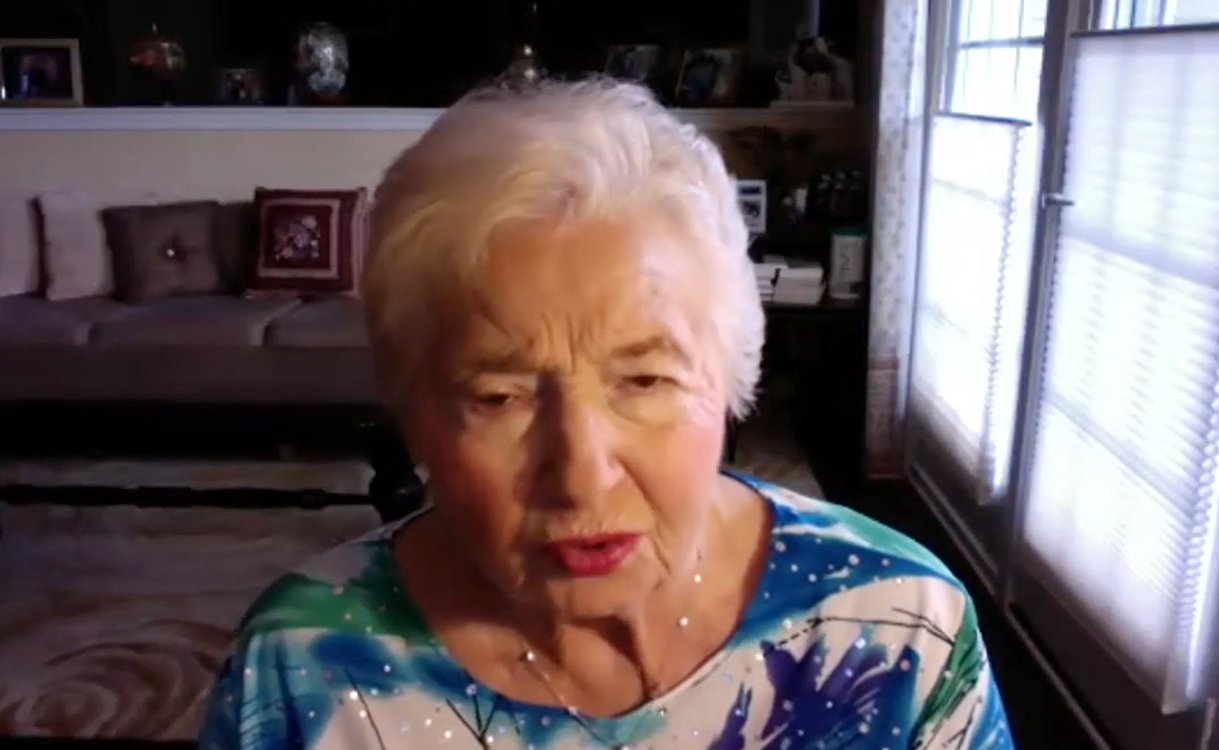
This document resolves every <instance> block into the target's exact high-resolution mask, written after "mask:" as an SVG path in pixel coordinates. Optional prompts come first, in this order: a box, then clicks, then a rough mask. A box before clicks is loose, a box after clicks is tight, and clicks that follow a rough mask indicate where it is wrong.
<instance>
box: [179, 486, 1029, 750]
mask: <svg viewBox="0 0 1219 750" xmlns="http://www.w3.org/2000/svg"><path fill="white" fill-rule="evenodd" d="M734 476H735V475H734ZM737 478H738V479H739V480H740V481H744V482H746V483H748V484H749V485H751V486H752V487H753V488H754V489H756V490H757V491H758V493H759V494H760V495H762V496H763V497H764V498H765V499H766V500H767V501H768V502H769V503H771V505H772V508H773V520H774V522H773V528H772V530H771V539H770V547H769V549H768V551H767V556H768V559H767V561H766V569H765V571H764V572H763V575H762V578H761V581H760V583H759V585H758V588H757V591H756V592H755V594H754V596H753V598H752V600H751V602H750V603H749V605H748V607H747V609H746V611H745V613H744V616H743V617H742V619H741V622H740V623H739V625H738V627H737V630H736V632H735V634H734V635H733V637H732V638H731V640H730V641H729V643H728V644H726V645H725V647H724V648H723V649H722V650H721V651H720V652H719V653H717V654H716V655H714V656H713V657H712V658H711V659H710V660H709V661H708V662H707V663H706V664H704V665H703V666H702V667H700V668H699V670H697V671H696V672H695V673H694V674H693V675H691V676H690V677H689V678H688V679H686V680H685V681H684V682H683V683H682V684H681V685H679V686H678V687H676V688H675V689H673V690H671V691H669V692H668V693H667V694H665V695H663V696H661V697H659V698H658V699H657V700H655V701H652V702H651V703H648V704H646V705H644V706H641V707H639V708H637V709H635V710H633V711H630V712H628V713H626V714H624V715H621V716H617V717H614V718H608V719H598V718H587V717H579V718H578V719H577V718H573V717H572V716H570V715H569V714H568V713H567V712H566V711H565V710H564V709H562V708H559V707H551V706H541V705H534V704H526V703H521V702H518V701H513V700H511V699H508V698H506V697H503V696H500V695H498V694H495V693H493V692H492V691H491V690H489V689H488V688H486V687H485V686H483V685H480V684H479V683H478V682H477V681H475V680H474V679H472V678H471V677H470V675H469V674H467V673H466V672H465V670H464V669H462V668H461V666H460V665H459V664H457V663H456V662H455V661H454V660H453V659H451V658H450V657H449V656H448V655H447V654H446V653H445V651H444V650H443V648H442V647H440V646H439V645H438V644H437V643H436V642H435V639H434V638H432V636H431V633H430V632H429V630H428V628H427V626H426V624H425V623H424V621H423V619H422V618H421V617H420V615H419V613H418V611H417V610H416V609H415V608H414V606H413V605H412V603H411V601H410V600H409V598H408V597H407V596H406V594H405V592H404V591H403V589H402V584H401V581H400V579H399V577H398V573H397V568H396V566H395V564H394V560H393V557H392V554H391V552H390V547H389V544H390V539H391V537H392V534H393V533H394V531H396V530H397V529H398V528H399V526H400V525H401V524H402V523H409V522H410V520H411V519H407V520H406V521H403V522H399V523H397V524H392V525H390V526H386V527H384V528H381V529H378V530H376V531H375V532H373V533H371V534H369V535H366V536H365V537H362V538H360V539H357V540H354V541H352V542H350V543H347V544H344V545H342V546H340V547H338V548H336V549H334V550H332V551H330V552H328V553H326V554H325V555H323V556H321V557H320V558H318V559H316V560H314V561H312V562H310V563H309V564H307V565H306V566H304V567H303V568H301V569H300V570H299V571H297V572H294V573H290V574H288V575H286V576H284V577H283V578H281V579H280V580H279V581H277V582H276V583H274V584H273V585H272V586H271V587H270V588H268V589H267V590H266V591H265V592H264V593H263V594H262V596H260V597H259V599H258V601H257V602H255V604H254V605H253V606H252V607H251V609H250V611H249V612H247V614H246V616H245V617H244V618H243V620H242V622H241V624H240V626H239V629H238V634H237V637H236V639H235V643H234V650H233V653H232V655H231V657H230V658H229V659H228V660H227V661H226V662H225V665H224V667H223V669H222V672H221V674H220V676H219V678H218V679H217V681H216V684H215V686H214V687H213V689H212V691H211V693H210V695H209V697H208V701H207V706H206V717H205V722H204V728H203V730H202V732H201V734H200V738H199V739H200V748H201V750H211V749H212V748H216V749H228V748H242V749H243V750H288V749H289V748H307V749H308V750H314V749H317V750H364V749H365V748H367V749H369V750H381V749H382V748H407V749H416V748H418V749H421V750H432V749H433V748H453V749H454V750H461V749H463V748H496V749H498V748H503V749H504V750H574V749H576V748H613V747H628V748H636V749H637V750H638V749H641V748H657V749H658V750H659V749H660V748H675V749H676V748H680V749H682V750H686V749H689V750H912V749H913V748H924V747H926V748H930V747H935V748H941V747H942V748H950V749H951V750H1000V749H1003V748H1011V747H1012V739H1011V736H1010V733H1009V730H1008V727H1007V721H1006V717H1005V715H1004V710H1003V706H1002V703H1001V700H1000V697H999V693H998V690H997V688H996V686H995V684H994V680H993V677H992V675H991V671H990V668H989V666H988V663H987V658H986V650H985V647H984V646H983V643H982V640H981V637H980V635H979V633H978V628H977V622H976V617H975V613H974V608H973V604H972V602H971V600H970V598H969V596H968V595H967V593H966V592H965V590H964V588H963V587H962V586H961V584H960V583H959V582H958V581H957V579H956V578H954V577H953V576H952V575H951V574H950V573H949V572H948V570H947V569H946V568H945V567H944V566H943V565H942V564H941V563H940V562H939V560H937V559H936V558H935V557H934V556H932V555H931V553H929V552H928V551H927V550H926V549H925V548H923V547H922V546H920V545H919V544H917V543H915V542H913V541H912V540H910V539H909V538H907V537H905V536H903V535H901V534H899V533H898V532H896V531H893V530H892V529H889V528H887V527H885V526H882V525H880V524H878V523H876V522H874V521H872V520H870V519H867V518H865V517H863V516H861V515H859V514H857V513H855V512H853V511H850V510H848V509H846V508H842V507H840V506H836V505H833V504H830V503H827V502H824V501H820V500H814V499H811V498H807V497H804V496H801V495H798V494H796V493H793V492H791V491H789V490H786V489H783V488H781V487H778V486H775V485H772V484H768V483H765V482H761V481H759V480H756V479H752V478H749V477H740V476H737Z"/></svg>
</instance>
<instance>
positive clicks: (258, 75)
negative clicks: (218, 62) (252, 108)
mask: <svg viewBox="0 0 1219 750" xmlns="http://www.w3.org/2000/svg"><path fill="white" fill-rule="evenodd" d="M216 102H217V103H218V104H227V105H230V106H242V105H253V104H262V103H263V84H262V71H261V70H259V69H258V68H255V67H245V68H220V69H218V70H217V71H216Z"/></svg>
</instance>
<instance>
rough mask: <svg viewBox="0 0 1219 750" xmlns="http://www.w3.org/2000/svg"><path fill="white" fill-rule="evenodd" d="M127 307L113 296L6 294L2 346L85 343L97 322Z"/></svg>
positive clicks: (0, 321) (0, 315) (1, 308)
mask: <svg viewBox="0 0 1219 750" xmlns="http://www.w3.org/2000/svg"><path fill="white" fill-rule="evenodd" d="M126 309H127V305H124V304H123V303H122V302H118V301H115V300H113V299H111V298H109V297H79V298H77V299H66V300H59V301H52V300H48V299H43V298H42V297H33V296H28V297H5V298H3V299H0V345H13V344H22V345H42V344H65V345H71V344H85V343H88V341H89V332H90V331H91V330H92V328H93V326H94V325H95V324H96V323H97V322H99V321H102V320H108V319H110V318H112V317H115V316H117V315H121V314H122V313H123V311H124V310H126Z"/></svg>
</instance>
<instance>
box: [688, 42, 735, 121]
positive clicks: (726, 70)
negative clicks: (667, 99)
mask: <svg viewBox="0 0 1219 750" xmlns="http://www.w3.org/2000/svg"><path fill="white" fill-rule="evenodd" d="M744 60H745V50H743V49H742V48H740V47H709V48H705V49H692V50H687V51H686V54H685V56H684V57H683V59H682V63H681V73H680V74H678V77H677V104H678V106H680V107H729V106H732V104H733V102H734V101H735V99H736V90H737V83H738V80H739V79H740V76H741V67H742V64H743V63H744Z"/></svg>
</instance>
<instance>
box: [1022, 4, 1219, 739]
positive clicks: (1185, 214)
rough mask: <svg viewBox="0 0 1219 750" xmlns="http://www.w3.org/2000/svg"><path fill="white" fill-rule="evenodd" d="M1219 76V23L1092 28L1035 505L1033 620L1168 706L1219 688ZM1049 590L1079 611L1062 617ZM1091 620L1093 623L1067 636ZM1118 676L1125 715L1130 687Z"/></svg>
mask: <svg viewBox="0 0 1219 750" xmlns="http://www.w3.org/2000/svg"><path fill="white" fill-rule="evenodd" d="M1217 82H1219V28H1215V29H1213V30H1193V31H1190V30H1175V31H1173V32H1169V33H1165V32H1163V31H1159V32H1120V33H1099V34H1082V35H1078V36H1077V37H1076V39H1075V54H1074V80H1073V82H1072V84H1071V93H1070V105H1069V123H1068V127H1067V130H1068V132H1067V134H1066V141H1065V142H1066V146H1065V173H1064V183H1063V185H1064V189H1063V192H1064V193H1065V195H1066V197H1067V198H1068V199H1069V200H1070V201H1072V202H1073V205H1071V206H1069V207H1067V208H1064V209H1063V210H1062V215H1061V218H1060V220H1059V222H1058V234H1057V237H1056V242H1055V243H1053V246H1052V248H1051V250H1052V255H1051V258H1052V263H1053V266H1052V270H1051V282H1050V283H1051V286H1050V289H1049V307H1048V310H1049V312H1048V330H1047V334H1046V339H1045V340H1046V344H1045V347H1044V352H1042V353H1041V354H1042V355H1043V356H1042V358H1043V367H1042V368H1041V372H1040V378H1039V386H1038V387H1036V388H1034V390H1033V398H1034V399H1035V401H1034V405H1035V406H1034V409H1033V414H1034V418H1033V420H1032V422H1031V429H1032V430H1033V441H1032V455H1031V456H1030V457H1029V458H1030V459H1031V465H1030V468H1029V473H1028V482H1027V494H1026V496H1025V497H1024V498H1023V499H1022V505H1023V508H1024V510H1023V515H1024V524H1023V531H1022V535H1021V537H1022V542H1021V560H1022V563H1021V565H1022V568H1024V572H1023V573H1022V581H1023V582H1024V584H1025V586H1024V588H1022V589H1018V592H1022V593H1023V603H1024V605H1025V609H1026V611H1027V612H1028V613H1029V615H1030V617H1031V618H1033V619H1034V620H1036V621H1035V622H1034V623H1033V624H1034V625H1035V626H1038V630H1040V632H1041V633H1042V634H1043V635H1045V636H1046V639H1047V642H1048V643H1049V644H1050V645H1051V646H1054V647H1057V651H1058V653H1059V654H1061V655H1063V657H1064V658H1071V653H1072V652H1078V651H1083V650H1086V649H1096V648H1097V647H1099V649H1098V653H1100V654H1102V655H1103V656H1104V657H1106V658H1110V659H1112V660H1114V661H1115V662H1116V663H1117V666H1118V667H1120V672H1121V673H1122V674H1124V675H1126V676H1128V677H1129V678H1130V680H1131V682H1132V683H1133V684H1135V685H1137V686H1138V687H1139V688H1141V692H1142V693H1143V694H1144V695H1145V696H1149V697H1150V700H1149V701H1148V702H1149V703H1151V704H1152V705H1154V706H1155V707H1156V708H1157V709H1158V711H1159V712H1163V713H1165V714H1171V713H1173V712H1179V711H1182V710H1183V709H1186V708H1189V707H1191V706H1195V707H1196V706H1197V704H1198V702H1199V701H1200V700H1201V699H1202V698H1203V697H1204V696H1205V695H1206V693H1207V691H1208V688H1210V689H1213V687H1212V685H1213V683H1212V684H1211V685H1208V679H1209V677H1208V672H1207V668H1208V665H1209V664H1212V663H1213V659H1214V657H1215V650H1216V639H1219V632H1216V630H1215V627H1214V625H1215V622H1216V619H1219V618H1217V612H1216V575H1217V571H1216V565H1217V562H1216V545H1217V544H1219V538H1217V529H1219V484H1217V481H1216V468H1217V464H1216V461H1217V456H1219V83H1217ZM1034 584H1036V585H1035V586H1034ZM1046 593H1049V594H1050V595H1051V596H1053V597H1054V598H1056V599H1057V600H1058V601H1059V602H1060V603H1061V604H1062V605H1063V606H1064V607H1065V611H1067V612H1069V613H1070V616H1069V617H1066V618H1063V617H1051V616H1047V615H1046V614H1045V612H1046V611H1047V610H1046V606H1048V605H1044V604H1043V603H1042V602H1041V601H1040V599H1041V597H1042V596H1043V595H1044V594H1046ZM1019 600H1020V594H1019V593H1018V601H1019ZM1038 612H1040V613H1041V614H1040V615H1039V616H1038V615H1037V613H1038ZM1076 620H1077V621H1078V623H1079V624H1080V625H1082V626H1084V629H1085V631H1086V635H1084V636H1083V637H1079V638H1077V639H1076V640H1075V641H1071V640H1068V639H1065V638H1063V637H1060V634H1061V633H1064V632H1065V631H1062V630H1061V629H1062V628H1064V627H1067V626H1068V625H1071V626H1072V627H1074V626H1075V625H1073V624H1072V623H1073V621H1076ZM1093 640H1095V641H1096V642H1095V643H1088V641H1093ZM1089 653H1091V652H1089ZM1091 671H1092V672H1097V670H1095V669H1093V670H1091ZM1094 676H1095V675H1094V674H1088V673H1086V672H1082V671H1081V674H1080V679H1084V680H1087V679H1090V678H1092V677H1094ZM1104 682H1106V683H1107V684H1104V685H1097V692H1105V691H1108V692H1110V693H1111V696H1109V697H1112V698H1113V700H1112V701H1110V702H1109V704H1108V705H1107V706H1106V705H1101V706H1100V710H1101V711H1102V712H1105V711H1106V709H1107V713H1108V716H1109V717H1111V718H1113V719H1114V721H1119V722H1120V721H1121V720H1122V718H1123V714H1125V715H1126V716H1129V715H1130V714H1129V711H1127V710H1126V707H1128V706H1130V705H1132V704H1131V702H1130V701H1129V700H1128V699H1129V696H1119V695H1117V693H1116V681H1115V680H1105V681H1104ZM1090 697H1099V698H1105V697H1106V696H1103V695H1101V696H1098V695H1096V694H1095V693H1094V694H1093V695H1092V696H1090ZM1138 729H1139V728H1138V727H1133V726H1132V727H1131V728H1130V731H1132V732H1133V731H1138ZM1123 739H1124V738H1123ZM1148 746H1151V745H1148ZM1154 746H1156V747H1170V745H1169V744H1168V743H1167V742H1163V743H1160V741H1159V740H1157V744H1156V745H1154Z"/></svg>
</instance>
